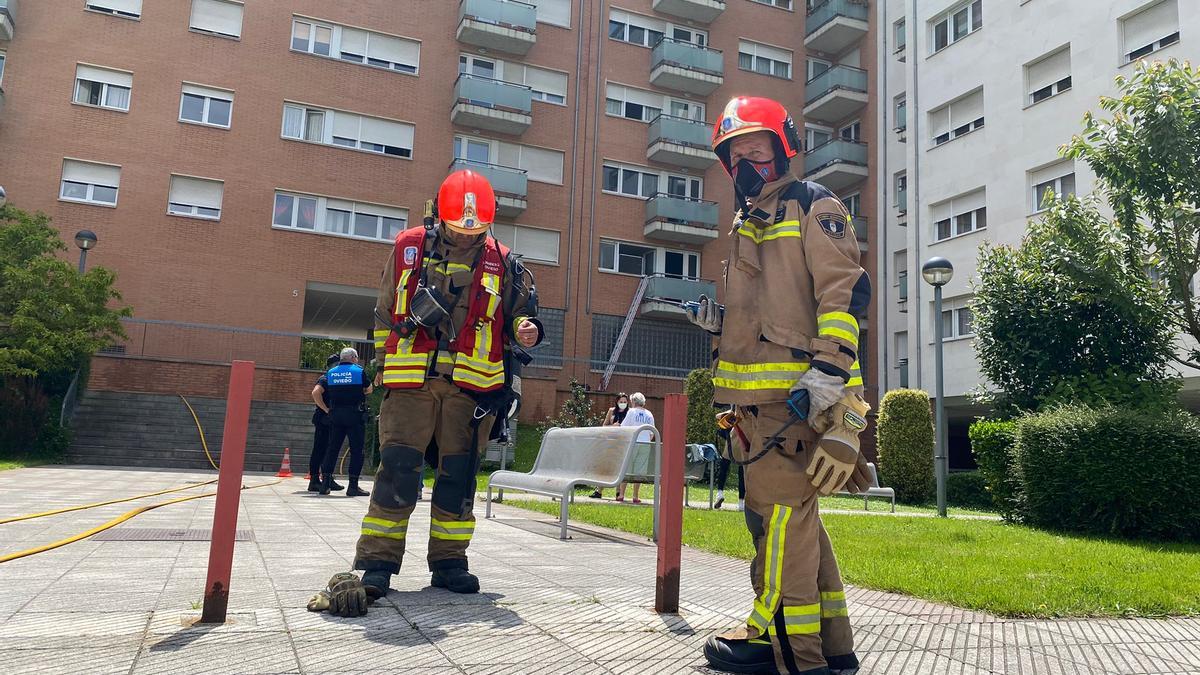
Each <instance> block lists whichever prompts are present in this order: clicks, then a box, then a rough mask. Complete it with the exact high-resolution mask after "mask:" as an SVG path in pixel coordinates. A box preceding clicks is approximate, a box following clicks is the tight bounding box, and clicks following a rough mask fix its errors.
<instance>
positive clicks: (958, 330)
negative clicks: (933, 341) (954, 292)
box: [942, 307, 975, 340]
mask: <svg viewBox="0 0 1200 675" xmlns="http://www.w3.org/2000/svg"><path fill="white" fill-rule="evenodd" d="M974 334H975V315H974V313H973V312H972V311H971V308H970V307H960V308H958V309H943V310H942V338H943V339H946V340H952V339H954V338H960V337H969V336H972V335H974Z"/></svg>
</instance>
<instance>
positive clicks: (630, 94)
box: [604, 82, 704, 122]
mask: <svg viewBox="0 0 1200 675" xmlns="http://www.w3.org/2000/svg"><path fill="white" fill-rule="evenodd" d="M664 109H665V110H669V114H670V115H671V116H673V117H682V118H684V119H690V120H697V121H704V104H703V103H696V102H695V101H689V100H687V99H678V98H674V97H671V96H665V95H663V94H660V93H658V92H653V91H646V90H644V89H635V88H633V87H626V86H624V85H620V84H613V83H612V82H609V83H607V85H606V94H605V100H604V112H605V113H607V114H609V115H614V116H616V117H625V118H627V119H631V120H637V121H639V122H653V121H654V118H656V117H658V116H659V115H661V114H662V113H663V110H664Z"/></svg>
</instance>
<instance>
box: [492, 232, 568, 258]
mask: <svg viewBox="0 0 1200 675" xmlns="http://www.w3.org/2000/svg"><path fill="white" fill-rule="evenodd" d="M492 236H494V237H495V238H496V239H498V240H499V241H500V243H502V244H504V245H505V246H507V247H509V248H510V249H512V251H513V253H515V254H517V255H519V256H521V258H522V259H524V260H528V261H531V262H541V263H547V264H550V265H557V264H558V241H559V233H558V232H556V231H555V230H543V229H539V228H535V227H525V226H524V225H508V224H506V223H492Z"/></svg>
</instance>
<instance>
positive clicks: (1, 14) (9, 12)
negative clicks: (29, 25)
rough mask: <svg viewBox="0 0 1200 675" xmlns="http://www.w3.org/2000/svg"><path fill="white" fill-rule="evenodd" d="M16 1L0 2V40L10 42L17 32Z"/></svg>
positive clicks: (5, 0) (4, 0) (2, 0)
mask: <svg viewBox="0 0 1200 675" xmlns="http://www.w3.org/2000/svg"><path fill="white" fill-rule="evenodd" d="M18 4H20V3H18V2H17V0H0V40H11V39H13V34H14V33H15V31H16V30H17V5H18Z"/></svg>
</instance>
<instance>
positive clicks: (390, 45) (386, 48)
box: [367, 33, 421, 73]
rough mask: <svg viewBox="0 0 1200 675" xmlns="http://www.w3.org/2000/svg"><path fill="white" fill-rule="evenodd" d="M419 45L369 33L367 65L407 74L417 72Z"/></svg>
mask: <svg viewBox="0 0 1200 675" xmlns="http://www.w3.org/2000/svg"><path fill="white" fill-rule="evenodd" d="M420 61H421V44H420V43H419V42H413V41H412V40H402V39H400V38H398V37H393V36H391V35H384V34H382V33H371V34H370V37H369V38H368V40H367V63H368V64H370V65H372V66H379V67H382V68H390V69H392V70H400V71H404V72H408V73H415V72H417V66H418V65H419V63H420Z"/></svg>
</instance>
